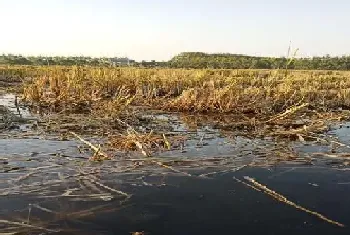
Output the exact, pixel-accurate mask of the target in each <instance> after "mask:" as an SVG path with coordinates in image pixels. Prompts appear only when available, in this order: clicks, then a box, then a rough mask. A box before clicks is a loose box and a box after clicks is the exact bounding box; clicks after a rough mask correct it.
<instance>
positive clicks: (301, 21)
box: [0, 0, 350, 61]
mask: <svg viewBox="0 0 350 235" xmlns="http://www.w3.org/2000/svg"><path fill="white" fill-rule="evenodd" d="M349 22H350V1H348V0H333V1H330V0H327V1H325V0H317V1H316V0H292V1H287V0H264V1H262V0H244V1H243V0H177V1H175V0H0V53H13V54H22V55H43V56H49V55H50V56H51V55H52V56H73V55H74V56H80V55H85V56H93V57H101V56H106V57H122V56H128V57H129V58H132V59H136V60H138V61H140V60H152V59H155V60H158V61H161V60H168V59H170V58H171V57H172V56H174V55H176V54H178V53H180V52H184V51H201V52H208V53H222V52H225V53H226V52H227V53H239V54H248V55H255V56H286V54H287V51H288V46H289V45H290V43H291V45H292V48H294V49H296V48H299V52H298V56H303V57H305V56H316V55H326V54H330V55H331V56H337V55H347V54H350V27H349Z"/></svg>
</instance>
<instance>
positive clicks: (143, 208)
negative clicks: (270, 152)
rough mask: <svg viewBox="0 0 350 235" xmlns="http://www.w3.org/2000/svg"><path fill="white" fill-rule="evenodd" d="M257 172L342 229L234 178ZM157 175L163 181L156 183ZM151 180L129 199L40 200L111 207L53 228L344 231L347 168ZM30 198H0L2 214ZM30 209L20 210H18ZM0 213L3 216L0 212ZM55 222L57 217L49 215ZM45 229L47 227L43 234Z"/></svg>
mask: <svg viewBox="0 0 350 235" xmlns="http://www.w3.org/2000/svg"><path fill="white" fill-rule="evenodd" d="M233 176H235V177H237V178H239V179H242V178H243V176H250V177H254V178H255V179H256V180H258V181H259V182H260V183H263V184H265V185H267V186H268V187H269V188H270V189H273V190H275V191H277V192H279V193H281V194H283V195H284V196H287V198H288V199H289V200H291V201H293V202H296V203H298V204H300V205H302V206H304V207H306V208H308V209H310V210H313V211H317V212H319V213H321V214H324V215H326V216H327V217H328V218H330V219H333V220H336V221H339V222H341V223H343V224H345V225H346V226H347V227H345V228H339V227H337V226H335V225H332V224H329V223H327V222H324V221H322V220H320V219H318V218H316V217H315V216H313V215H309V214H307V213H305V212H303V211H298V210H296V209H295V208H293V207H291V206H289V205H285V204H283V203H281V202H278V201H276V200H274V199H272V198H270V197H269V196H267V195H265V194H263V193H261V192H257V191H254V190H252V189H251V188H248V187H247V186H245V185H243V184H241V183H238V182H237V181H235V180H233V178H232V177H233ZM161 180H163V182H165V183H166V185H164V184H163V185H162V186H161V185H158V186H157V185H156V184H157V183H159V182H160V181H161ZM145 181H147V182H149V183H150V184H153V185H152V186H141V187H129V188H128V189H127V190H128V191H129V192H132V193H133V196H132V197H131V198H130V199H129V200H128V201H126V202H124V203H122V204H120V201H115V202H113V201H111V202H71V201H64V200H52V199H51V200H47V201H45V200H44V201H43V202H42V203H41V205H42V206H43V207H45V208H51V209H52V210H59V209H60V210H62V212H64V211H67V214H69V213H68V211H72V210H76V211H78V210H81V209H89V208H93V207H95V206H97V205H106V206H107V208H106V209H108V210H113V209H115V210H117V211H112V212H108V211H107V212H103V210H102V211H100V212H98V213H94V214H92V215H88V216H84V217H81V218H74V217H73V216H72V217H68V218H64V219H62V220H59V219H57V218H56V220H55V222H52V223H51V225H50V227H51V228H55V229H57V228H60V229H62V230H63V231H61V232H59V233H56V234H111V235H112V234H130V232H133V231H145V232H146V233H147V234H201V235H202V234H235V233H239V234H334V233H335V234H349V232H350V229H349V227H348V226H350V217H349V216H348V212H349V210H350V200H349V199H348V195H349V193H350V172H349V171H340V170H338V169H330V168H319V167H311V168H310V167H307V168H304V167H295V168H291V167H278V168H273V169H261V168H260V169H258V168H246V169H242V170H241V171H238V172H235V173H229V174H224V175H219V176H216V177H214V178H211V179H203V178H196V177H182V176H181V177H180V176H167V177H166V179H161V178H160V177H159V176H156V177H149V178H145ZM27 202H28V198H26V199H23V198H20V197H19V198H7V199H4V198H3V199H2V200H1V201H0V208H1V211H2V213H1V214H4V213H5V212H6V211H7V210H8V211H15V210H19V209H20V208H23V207H24V206H25V204H26V203H27ZM26 213H27V212H25V211H23V212H22V214H26ZM1 214H0V215H1ZM31 216H32V217H33V218H34V217H39V218H41V220H47V221H50V216H51V214H50V213H46V212H42V211H41V210H37V209H35V208H34V209H32V213H31ZM51 219H52V220H53V219H54V217H52V218H51ZM42 234H45V233H42Z"/></svg>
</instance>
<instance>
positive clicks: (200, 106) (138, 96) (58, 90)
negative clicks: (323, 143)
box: [0, 66, 350, 116]
mask: <svg viewBox="0 0 350 235" xmlns="http://www.w3.org/2000/svg"><path fill="white" fill-rule="evenodd" d="M0 74H3V75H2V76H9V77H11V76H19V77H22V78H23V79H24V78H26V79H25V80H26V82H25V85H24V92H23V99H24V100H25V101H27V102H29V103H31V104H32V105H37V106H41V107H44V108H50V110H52V111H56V112H60V111H62V110H67V111H68V112H73V111H75V112H90V113H95V114H99V115H115V114H116V115H118V113H120V112H123V111H125V110H126V109H127V108H128V107H129V105H146V106H151V107H153V108H156V109H166V110H172V111H181V112H197V113H218V112H219V113H235V114H240V113H243V114H253V115H265V116H273V115H275V114H277V113H280V112H284V111H285V110H287V109H288V108H289V107H291V106H294V105H297V104H300V103H308V104H309V106H308V107H309V109H312V110H317V111H323V112H326V111H328V110H331V109H338V108H339V107H341V108H342V109H350V81H349V79H348V77H349V75H350V72H339V71H334V72H333V71H288V73H287V74H286V71H284V70H273V71H272V70H271V71H269V70H183V69H140V68H102V67H101V68H99V67H63V66H45V67H25V66H19V67H6V68H5V67H0ZM28 78H31V79H28Z"/></svg>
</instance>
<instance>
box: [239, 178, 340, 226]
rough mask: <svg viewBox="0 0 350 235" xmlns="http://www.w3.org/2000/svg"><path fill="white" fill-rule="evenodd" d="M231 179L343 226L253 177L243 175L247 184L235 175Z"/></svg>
mask: <svg viewBox="0 0 350 235" xmlns="http://www.w3.org/2000/svg"><path fill="white" fill-rule="evenodd" d="M233 179H235V180H236V181H237V182H239V183H242V184H244V185H246V186H249V187H250V188H252V189H254V190H257V191H260V192H263V193H265V194H267V195H269V196H271V197H273V198H274V199H276V200H278V201H280V202H283V203H285V204H287V205H290V206H292V207H294V208H296V209H298V210H301V211H304V212H306V213H308V214H311V215H314V216H316V217H317V218H319V219H321V220H324V221H326V222H328V223H330V224H334V225H337V226H339V227H345V225H344V224H342V223H339V222H337V221H334V220H331V219H328V218H327V217H326V216H324V215H322V214H320V213H318V212H315V211H311V210H309V209H307V208H305V207H302V206H300V205H298V204H296V203H294V202H292V201H290V200H288V199H287V198H286V197H285V196H283V195H281V194H279V193H277V192H275V191H273V190H271V189H269V188H268V187H267V186H265V185H263V184H261V183H259V182H257V181H256V180H255V179H253V178H251V177H249V176H245V177H244V179H245V180H247V181H248V182H249V183H250V184H248V183H246V182H243V181H242V180H239V179H237V178H236V177H233Z"/></svg>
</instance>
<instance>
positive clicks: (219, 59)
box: [169, 52, 350, 70]
mask: <svg viewBox="0 0 350 235" xmlns="http://www.w3.org/2000/svg"><path fill="white" fill-rule="evenodd" d="M287 63H288V58H275V57H253V56H246V55H239V54H207V53H202V52H184V53H181V54H179V55H177V56H175V57H174V58H172V59H171V60H170V61H169V66H170V67H173V68H211V69H278V68H284V67H285V65H286V64H287ZM288 68H289V69H298V70H349V69H350V56H343V57H330V56H328V55H327V56H324V57H313V58H295V59H293V61H291V63H290V64H289V66H288Z"/></svg>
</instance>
